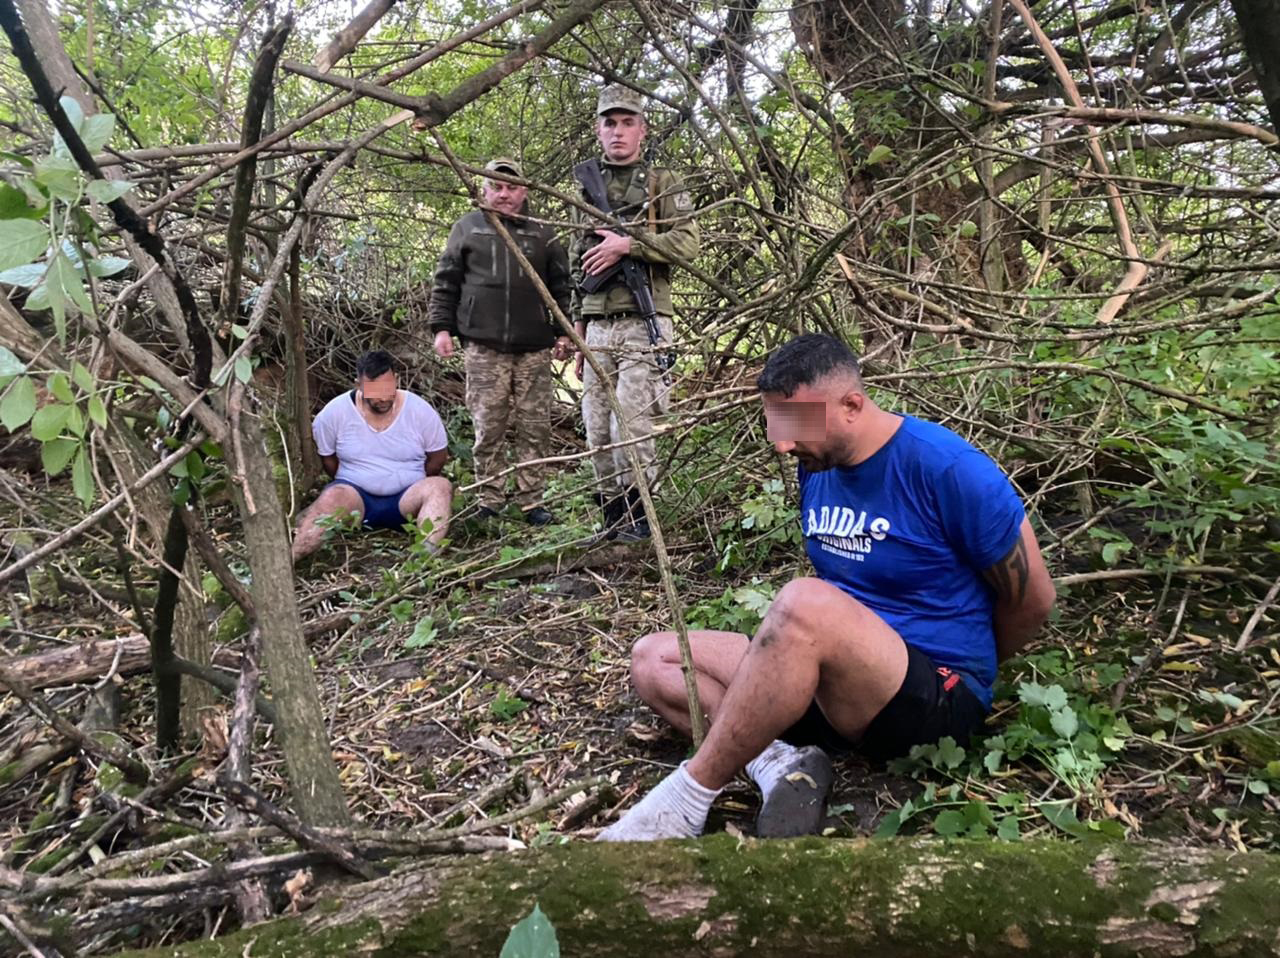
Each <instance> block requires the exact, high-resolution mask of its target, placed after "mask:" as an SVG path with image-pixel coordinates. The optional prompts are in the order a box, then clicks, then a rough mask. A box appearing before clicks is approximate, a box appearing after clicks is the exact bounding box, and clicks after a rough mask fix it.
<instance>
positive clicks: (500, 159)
mask: <svg viewBox="0 0 1280 958" xmlns="http://www.w3.org/2000/svg"><path fill="white" fill-rule="evenodd" d="M484 168H485V171H486V172H489V173H510V174H512V175H513V176H518V177H520V179H522V180H523V179H524V170H523V169H521V167H520V164H519V163H517V162H516V161H515V160H513V159H511V158H510V157H507V156H495V157H494V158H493V159H492V160H490V161H489V162H488V163H486V164H485V165H484Z"/></svg>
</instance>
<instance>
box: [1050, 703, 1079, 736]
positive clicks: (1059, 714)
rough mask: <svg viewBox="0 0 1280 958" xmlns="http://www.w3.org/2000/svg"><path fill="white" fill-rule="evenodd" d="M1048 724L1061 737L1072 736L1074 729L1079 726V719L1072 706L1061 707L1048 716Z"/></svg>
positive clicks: (1074, 732)
mask: <svg viewBox="0 0 1280 958" xmlns="http://www.w3.org/2000/svg"><path fill="white" fill-rule="evenodd" d="M1049 724H1050V725H1052V726H1053V730H1054V731H1055V732H1057V733H1058V735H1060V736H1061V737H1062V738H1065V739H1070V738H1074V737H1075V734H1076V731H1077V730H1078V729H1079V728H1080V721H1079V719H1078V718H1077V717H1076V711H1075V709H1072V708H1062V709H1058V710H1057V711H1055V712H1054V713H1053V714H1052V715H1051V716H1050V717H1049Z"/></svg>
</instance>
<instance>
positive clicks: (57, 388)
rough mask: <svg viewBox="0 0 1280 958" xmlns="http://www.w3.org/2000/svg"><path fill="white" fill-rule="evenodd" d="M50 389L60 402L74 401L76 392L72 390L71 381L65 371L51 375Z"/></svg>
mask: <svg viewBox="0 0 1280 958" xmlns="http://www.w3.org/2000/svg"><path fill="white" fill-rule="evenodd" d="M47 388H48V390H49V392H51V393H53V398H54V399H57V400H58V401H59V402H74V401H75V398H76V394H75V393H73V392H72V391H71V383H70V381H69V380H68V379H67V376H66V374H65V373H54V374H53V375H52V376H50V377H49V382H48V387H47Z"/></svg>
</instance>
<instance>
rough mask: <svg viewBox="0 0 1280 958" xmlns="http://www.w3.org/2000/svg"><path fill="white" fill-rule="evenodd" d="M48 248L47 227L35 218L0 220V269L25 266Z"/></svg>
mask: <svg viewBox="0 0 1280 958" xmlns="http://www.w3.org/2000/svg"><path fill="white" fill-rule="evenodd" d="M48 248H49V229H48V227H46V226H45V225H44V223H38V222H36V221H35V220H0V270H7V269H12V268H13V267H15V266H25V265H26V264H27V263H30V262H31V261H32V260H33V259H35V258H36V257H37V256H39V255H41V254H42V253H44V251H45V250H47V249H48Z"/></svg>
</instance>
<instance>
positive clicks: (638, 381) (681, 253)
mask: <svg viewBox="0 0 1280 958" xmlns="http://www.w3.org/2000/svg"><path fill="white" fill-rule="evenodd" d="M643 110H644V103H643V101H642V99H641V97H640V94H638V93H636V92H635V91H634V90H632V89H630V88H629V87H626V86H623V85H621V84H616V83H615V84H612V85H610V86H607V87H605V88H604V89H603V90H602V91H601V92H600V96H599V98H598V101H597V104H596V116H597V120H596V136H597V138H598V139H599V141H600V147H601V150H602V151H603V153H604V157H603V162H602V164H601V168H602V172H603V178H604V182H605V189H606V192H607V194H608V198H609V205H610V207H611V208H612V212H613V216H614V217H616V219H617V220H618V221H619V222H620V223H622V224H624V228H623V229H621V230H620V229H617V228H615V227H613V226H611V225H609V224H603V223H601V222H600V221H599V220H594V219H592V218H590V217H589V216H588V215H587V214H585V213H584V212H583V211H582V210H575V211H574V212H575V215H574V219H575V222H576V223H578V224H579V226H580V228H581V233H580V234H579V237H578V239H577V240H576V241H575V243H574V244H573V247H572V250H571V263H572V269H573V279H574V302H573V317H574V322H575V326H576V328H577V331H578V334H579V335H580V336H582V337H583V338H584V339H585V340H586V342H587V346H588V347H589V348H590V349H591V351H592V353H593V354H594V355H595V357H596V358H597V360H598V361H599V362H600V364H601V365H602V366H603V367H604V371H605V374H606V377H607V379H606V380H605V381H601V380H600V379H599V378H598V377H597V376H596V374H595V371H594V370H593V369H591V368H590V367H589V366H587V367H586V368H585V369H584V364H583V357H582V355H581V354H579V355H578V357H577V371H578V375H579V377H580V378H581V379H582V381H583V394H582V418H583V422H584V424H585V426H586V433H587V441H588V443H589V444H590V445H591V447H592V448H593V450H594V452H593V454H592V457H591V461H592V465H593V466H594V467H595V474H596V480H597V482H598V483H599V490H600V491H599V500H600V504H601V506H602V507H603V510H604V528H605V533H606V535H608V536H609V537H610V538H613V537H615V536H616V537H617V538H619V539H622V540H632V541H635V540H640V539H646V538H648V537H649V523H648V521H647V520H646V519H645V517H644V510H643V508H642V506H641V504H640V495H639V491H638V490H637V489H636V487H635V478H634V477H633V476H632V473H631V461H630V457H629V456H628V454H627V450H626V449H625V448H624V447H620V446H617V445H616V443H617V442H618V440H619V439H620V438H621V437H620V436H619V430H618V424H617V421H616V419H615V418H614V417H613V415H612V409H611V407H610V405H609V401H608V394H609V393H610V392H612V393H614V395H615V396H616V397H617V400H618V403H619V405H620V406H621V407H622V411H623V415H624V417H625V421H626V425H627V430H628V432H629V433H630V435H631V437H632V438H635V437H639V436H649V435H651V434H652V432H653V420H654V417H655V416H657V415H660V414H661V413H663V412H664V411H665V409H666V404H667V388H668V387H667V384H666V383H664V381H663V376H662V372H661V370H660V368H659V366H658V362H657V357H658V355H659V351H660V350H661V351H666V350H668V349H670V344H671V342H672V329H671V312H672V310H671V269H672V266H673V264H676V263H682V262H688V261H690V260H692V259H693V258H694V257H695V256H697V255H698V224H697V222H696V221H695V220H694V218H693V212H694V210H693V202H692V201H691V200H690V198H689V194H688V192H687V191H686V190H685V188H684V185H683V184H682V183H681V182H680V180H679V178H678V177H676V175H675V174H674V173H672V172H671V171H670V170H665V169H661V168H658V167H651V166H649V165H648V164H646V163H645V162H644V160H643V158H642V155H641V144H642V143H643V142H644V138H645V134H646V132H647V128H646V126H645V121H644V113H643ZM582 199H583V202H584V204H586V205H590V203H589V201H587V200H586V197H585V195H583V197H582ZM626 256H630V257H633V258H634V259H636V260H639V261H640V262H641V263H642V264H643V265H644V266H645V273H646V275H647V277H648V280H649V287H650V290H651V292H652V293H653V300H654V305H655V306H656V307H657V312H658V327H659V331H660V333H661V337H662V338H661V341H660V343H659V345H658V346H657V347H655V346H654V345H653V344H652V343H651V341H650V338H649V329H648V326H647V324H646V323H645V320H644V319H643V317H642V316H641V315H640V314H639V312H638V311H637V307H636V302H635V297H634V296H633V295H632V293H631V290H630V289H629V288H628V287H627V285H626V282H625V281H624V280H623V278H622V275H621V271H620V270H618V269H617V264H618V263H619V262H620V261H621V260H622V258H623V257H626ZM610 273H612V278H611V279H609V280H608V282H606V283H605V284H604V285H603V286H602V287H600V288H599V289H595V290H594V291H587V290H584V289H583V286H582V284H583V283H584V282H588V281H589V280H590V279H591V278H593V277H594V278H596V282H597V283H598V282H599V278H601V277H606V276H609V274H610ZM595 285H596V283H590V282H589V286H595ZM611 444H614V448H612V449H607V448H603V447H606V446H609V445H611ZM634 449H635V451H636V455H637V456H638V457H639V460H640V467H641V468H642V469H643V470H644V473H645V477H646V478H647V479H648V480H649V481H650V482H652V481H653V479H654V476H655V475H656V469H655V466H654V459H655V448H654V441H653V439H652V438H650V439H644V440H642V441H640V442H637V443H635V444H634Z"/></svg>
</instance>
